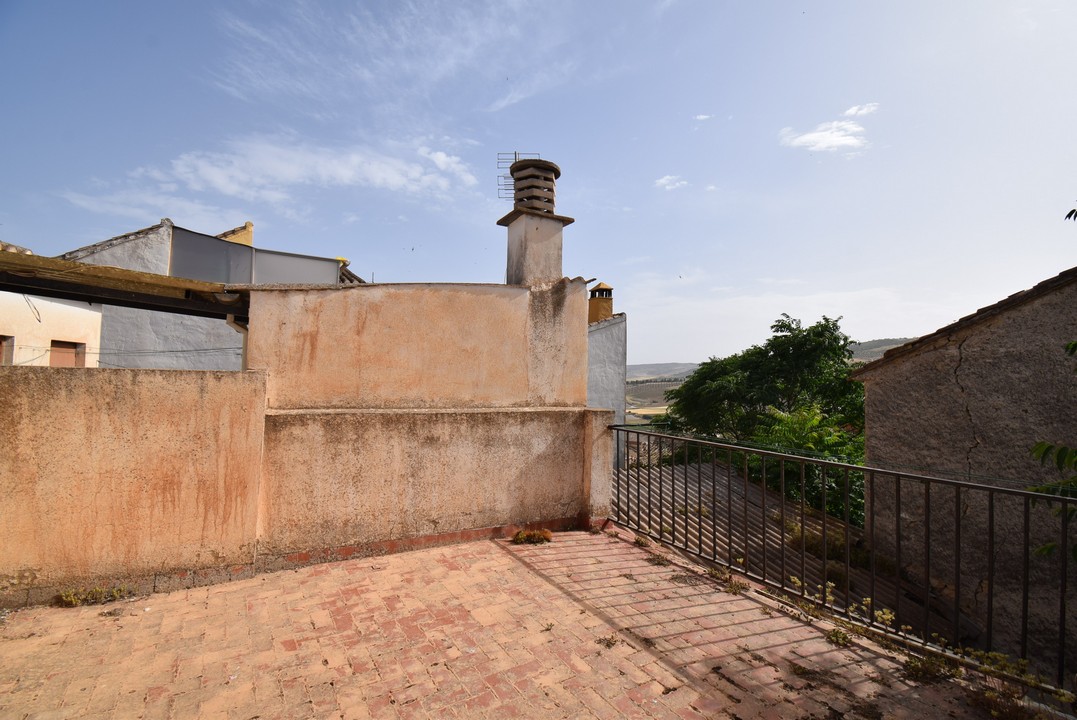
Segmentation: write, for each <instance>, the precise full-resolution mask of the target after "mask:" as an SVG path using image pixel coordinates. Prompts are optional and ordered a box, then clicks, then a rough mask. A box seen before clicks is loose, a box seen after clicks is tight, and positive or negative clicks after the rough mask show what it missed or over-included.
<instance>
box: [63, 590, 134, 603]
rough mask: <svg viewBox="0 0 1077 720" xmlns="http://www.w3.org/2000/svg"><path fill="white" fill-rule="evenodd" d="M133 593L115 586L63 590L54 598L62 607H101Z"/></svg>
mask: <svg viewBox="0 0 1077 720" xmlns="http://www.w3.org/2000/svg"><path fill="white" fill-rule="evenodd" d="M134 594H135V593H134V591H133V590H131V589H130V588H128V587H127V586H126V585H117V586H115V587H111V588H104V587H95V588H91V589H89V590H87V589H85V588H79V589H77V590H76V589H70V590H64V591H63V592H61V593H60V594H59V595H58V596H57V597H56V602H57V604H59V605H62V606H63V607H79V606H81V605H103V604H104V603H109V602H115V601H116V600H122V599H124V598H128V597H131V596H132V595H134Z"/></svg>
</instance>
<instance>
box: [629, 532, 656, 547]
mask: <svg viewBox="0 0 1077 720" xmlns="http://www.w3.org/2000/svg"><path fill="white" fill-rule="evenodd" d="M632 542H634V543H635V544H636V545H638V546H639V547H650V546H651V541H650V540H648V539H647V538H645V537H644V536H643V535H637V536H636V537H635V538H634V539H633V540H632Z"/></svg>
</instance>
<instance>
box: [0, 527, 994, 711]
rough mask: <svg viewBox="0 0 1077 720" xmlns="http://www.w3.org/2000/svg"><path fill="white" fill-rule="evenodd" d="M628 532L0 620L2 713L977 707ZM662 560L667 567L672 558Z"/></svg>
mask: <svg viewBox="0 0 1077 720" xmlns="http://www.w3.org/2000/svg"><path fill="white" fill-rule="evenodd" d="M631 538H632V536H631V534H630V533H628V532H626V531H618V532H612V531H610V532H607V533H606V534H594V535H592V534H588V533H585V532H568V533H560V534H557V535H555V536H554V541H553V542H552V543H551V544H548V545H540V546H515V545H511V544H509V543H507V542H505V541H483V542H472V543H467V544H461V545H453V546H443V547H438V548H433V549H427V550H420V551H414V552H406V553H401V554H397V555H390V556H380V557H368V558H362V559H352V560H348V561H344V562H337V563H330V564H323V565H315V566H309V567H305V568H301V569H299V570H294V571H285V572H279V573H274V574H267V575H261V576H258V577H255V578H252V579H248V580H241V581H236V582H231V583H225V584H221V585H214V586H209V587H199V588H193V589H188V590H181V591H177V592H172V593H168V594H160V595H152V596H149V597H142V598H137V599H135V600H130V601H125V602H120V603H117V604H113V605H106V606H91V607H80V608H73V609H63V608H46V607H36V608H30V609H26V610H21V611H18V612H15V613H14V614H12V615H11V616H10V617H9V618H8V619H7V620H6V622H4V623H3V624H2V625H0V656H2V657H3V658H4V662H3V663H2V664H0V715H2V716H4V717H18V718H23V717H27V716H30V715H33V716H35V717H36V716H37V715H36V714H37V713H41V714H42V716H45V715H47V716H48V717H88V716H93V717H140V716H141V717H146V718H166V717H171V718H186V717H195V716H199V715H203V716H212V717H229V718H231V717H235V718H251V717H256V716H257V717H261V718H271V717H273V718H275V717H280V718H292V717H324V718H330V717H332V718H360V717H363V718H365V717H374V718H398V717H401V718H403V717H437V718H451V717H457V718H478V717H494V718H508V717H526V718H534V717H542V718H564V717H572V718H578V717H599V718H621V717H646V718H652V717H653V718H735V717H739V718H757V717H761V718H831V717H845V718H879V717H888V718H891V717H892V718H928V717H952V718H971V717H980V715H979V714H978V713H977V712H976V711H975V710H973V709H972V708H970V707H969V706H968V705H967V704H966V702H965V694H964V693H963V692H962V691H961V688H960V686H958V685H956V684H954V683H944V684H939V685H922V684H918V683H915V682H911V681H909V680H906V679H904V678H903V676H902V673H901V658H900V657H899V656H897V655H894V654H892V653H888V652H887V651H885V650H883V649H882V648H880V647H879V646H877V645H875V644H873V643H871V642H869V641H866V640H863V639H861V638H854V639H853V643H852V644H851V645H850V646H848V647H838V646H835V645H834V644H831V643H830V642H828V641H827V640H826V633H827V631H828V630H831V629H832V628H833V626H831V625H829V624H828V623H826V622H823V621H816V622H814V623H807V622H804V621H802V620H799V619H797V618H795V617H792V616H791V615H789V614H787V613H785V612H783V611H782V609H781V608H780V606H778V605H777V604H776V603H774V602H773V601H771V600H770V599H769V598H767V597H765V596H764V595H763V594H761V593H759V592H756V591H755V589H754V588H751V587H749V589H748V590H746V591H744V592H742V593H739V594H732V593H729V592H723V589H722V587H721V586H720V585H719V584H717V583H716V582H715V581H714V580H712V579H711V578H709V577H707V576H706V575H705V574H703V573H702V572H700V569H699V568H698V567H696V566H691V565H689V564H687V563H685V562H683V561H681V560H680V559H679V558H677V557H675V556H673V555H671V554H670V553H668V552H667V551H664V550H654V549H653V548H641V547H637V546H635V545H634V544H632V542H631ZM656 555H663V556H664V558H665V559H669V560H672V562H671V563H669V564H659V563H660V562H662V561H656V560H655V559H654V558H655V557H656Z"/></svg>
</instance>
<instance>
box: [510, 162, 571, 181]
mask: <svg viewBox="0 0 1077 720" xmlns="http://www.w3.org/2000/svg"><path fill="white" fill-rule="evenodd" d="M529 168H535V169H537V170H546V171H547V172H552V173H553V179H554V180H556V179H557V178H559V177H561V168H559V167H557V164H556V163H552V162H550V161H549V160H543V159H541V158H524V159H523V160H517V161H516V162H514V163H513V164H512V165H510V166H509V173H511V174H512V176H513V177H515V176H516V173H518V172H521V171H523V170H527V169H529Z"/></svg>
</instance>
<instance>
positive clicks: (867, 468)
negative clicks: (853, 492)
mask: <svg viewBox="0 0 1077 720" xmlns="http://www.w3.org/2000/svg"><path fill="white" fill-rule="evenodd" d="M608 427H609V429H610V430H623V431H625V432H631V433H636V434H639V435H650V436H653V437H665V438H670V439H672V440H691V441H692V442H697V443H700V444H702V445H709V446H711V447H716V448H721V449H723V450H734V451H737V450H740V451H746V452H751V453H755V454H757V455H765V456H767V457H772V458H779V459H783V460H799V461H803V462H811V463H813V464H816V465H824V466H826V467H830V468H838V469H842V470H853V471H856V472H863V473H872V474H873V475H875V476H876V478H878V477H879V476H880V475H882V476H884V477H885V476H900V477H902V478H904V479H908V480H920V481H922V482H931V483H939V484H942V485H948V486H950V487H963V488H970V489H984V488H991V490H992V491H993V492H999V493H1004V494H1006V495H1012V496H1014V497H1027V498H1030V499H1032V500H1040V501H1044V502H1047V501H1050V502H1061V503H1063V504H1077V498H1071V497H1067V496H1065V495H1053V494H1051V493H1042V492H1036V491H1035V490H1019V489H1017V488H1009V487H1006V486H1004V485H992V484H991V483H984V482H972V481H970V480H954V479H953V478H943V477H937V476H934V475H927V474H923V473H916V472H905V471H903V470H894V469H889V468H883V467H877V466H874V465H856V464H854V463H843V462H839V461H837V460H826V459H824V458H815V457H811V456H810V455H797V454H795V453H783V452H779V451H777V450H768V449H764V448H760V447H756V446H753V445H747V444H739V443H733V442H722V441H719V440H708V439H705V438H702V437H700V436H698V435H691V434H688V433H674V432H670V431H666V432H656V431H653V430H641V429H640V428H643V427H648V426H646V425H610V426H608Z"/></svg>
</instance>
